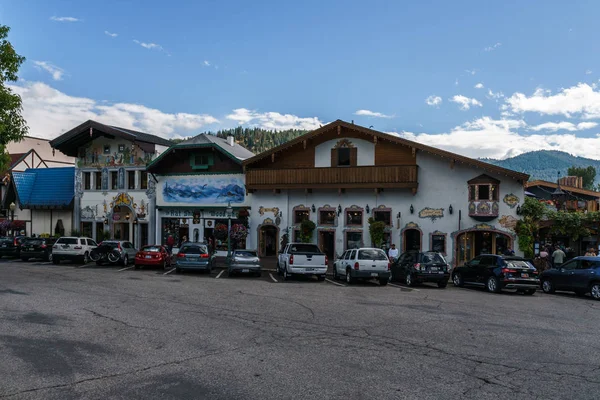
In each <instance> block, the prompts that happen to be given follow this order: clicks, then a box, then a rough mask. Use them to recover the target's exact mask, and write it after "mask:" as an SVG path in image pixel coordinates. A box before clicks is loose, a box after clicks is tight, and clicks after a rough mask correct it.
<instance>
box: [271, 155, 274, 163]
mask: <svg viewBox="0 0 600 400" xmlns="http://www.w3.org/2000/svg"><path fill="white" fill-rule="evenodd" d="M271 162H275V153H273V154H271Z"/></svg>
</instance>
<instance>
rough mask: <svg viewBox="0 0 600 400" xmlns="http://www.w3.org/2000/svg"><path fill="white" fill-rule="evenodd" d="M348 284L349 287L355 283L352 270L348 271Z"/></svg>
mask: <svg viewBox="0 0 600 400" xmlns="http://www.w3.org/2000/svg"><path fill="white" fill-rule="evenodd" d="M346 283H347V284H348V285H351V284H353V283H354V278H352V275H351V274H350V270H349V269H348V270H346Z"/></svg>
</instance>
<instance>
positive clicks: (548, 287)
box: [542, 279, 556, 294]
mask: <svg viewBox="0 0 600 400" xmlns="http://www.w3.org/2000/svg"><path fill="white" fill-rule="evenodd" d="M542 290H543V291H544V293H548V294H551V293H554V292H555V291H556V289H555V288H554V284H553V283H552V281H550V280H549V279H544V280H543V281H542Z"/></svg>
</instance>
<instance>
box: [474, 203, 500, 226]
mask: <svg viewBox="0 0 600 400" xmlns="http://www.w3.org/2000/svg"><path fill="white" fill-rule="evenodd" d="M499 211H500V207H499V205H498V202H497V201H495V200H493V201H491V200H480V201H471V202H470V203H469V217H473V218H475V219H479V220H482V221H489V220H492V219H494V218H497V217H498V213H499Z"/></svg>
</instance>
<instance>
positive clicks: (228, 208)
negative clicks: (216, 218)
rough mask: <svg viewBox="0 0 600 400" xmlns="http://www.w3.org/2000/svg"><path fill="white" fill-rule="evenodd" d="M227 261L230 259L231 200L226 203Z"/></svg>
mask: <svg viewBox="0 0 600 400" xmlns="http://www.w3.org/2000/svg"><path fill="white" fill-rule="evenodd" d="M226 211H227V261H229V260H230V259H231V217H232V216H233V208H232V207H231V201H229V202H228V203H227V209H226Z"/></svg>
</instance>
